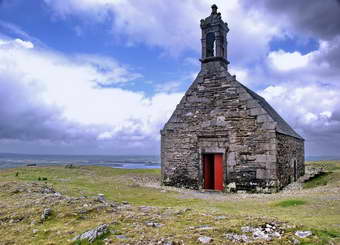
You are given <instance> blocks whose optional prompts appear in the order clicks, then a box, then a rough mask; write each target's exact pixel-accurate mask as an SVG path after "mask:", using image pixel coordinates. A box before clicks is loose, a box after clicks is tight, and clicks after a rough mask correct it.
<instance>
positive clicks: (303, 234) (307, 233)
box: [295, 231, 312, 238]
mask: <svg viewBox="0 0 340 245" xmlns="http://www.w3.org/2000/svg"><path fill="white" fill-rule="evenodd" d="M311 235H312V232H311V231H296V232H295V236H297V237H299V238H306V237H309V236H311Z"/></svg>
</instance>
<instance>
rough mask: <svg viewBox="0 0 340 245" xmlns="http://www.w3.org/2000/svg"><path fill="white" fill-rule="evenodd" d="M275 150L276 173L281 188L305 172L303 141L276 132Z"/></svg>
mask: <svg viewBox="0 0 340 245" xmlns="http://www.w3.org/2000/svg"><path fill="white" fill-rule="evenodd" d="M277 152H278V154H277V175H278V179H279V181H280V182H279V183H280V188H282V187H284V186H286V185H288V184H289V183H291V182H293V181H295V180H296V178H298V177H300V176H302V175H304V173H305V164H304V162H305V157H304V141H303V140H301V139H297V138H294V137H291V136H287V135H283V134H280V133H277ZM294 165H296V167H295V166H294Z"/></svg>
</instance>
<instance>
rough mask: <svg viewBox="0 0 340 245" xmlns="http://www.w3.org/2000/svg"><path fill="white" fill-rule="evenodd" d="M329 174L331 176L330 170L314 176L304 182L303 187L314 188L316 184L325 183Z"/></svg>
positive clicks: (328, 178)
mask: <svg viewBox="0 0 340 245" xmlns="http://www.w3.org/2000/svg"><path fill="white" fill-rule="evenodd" d="M331 176H332V172H328V173H323V174H321V175H319V176H316V177H315V178H313V179H311V180H309V181H307V182H306V183H304V184H303V188H305V189H309V188H315V187H318V186H323V185H327V184H328V182H329V180H330V178H331Z"/></svg>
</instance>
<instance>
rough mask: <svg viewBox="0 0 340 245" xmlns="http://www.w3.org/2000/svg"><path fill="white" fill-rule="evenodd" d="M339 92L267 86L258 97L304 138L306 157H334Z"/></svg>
mask: <svg viewBox="0 0 340 245" xmlns="http://www.w3.org/2000/svg"><path fill="white" fill-rule="evenodd" d="M339 93H340V89H339V88H336V87H331V88H330V87H324V86H320V85H306V86H299V87H296V86H294V85H292V84H289V83H287V84H281V85H279V86H270V87H267V88H266V89H264V90H262V91H260V94H261V95H262V96H263V97H264V98H266V99H267V101H268V102H269V103H270V104H271V105H272V106H273V107H274V108H275V109H276V110H277V111H278V112H279V113H280V114H281V115H282V116H283V117H284V118H285V119H286V120H287V121H289V122H290V124H291V126H293V128H295V129H296V130H297V131H298V132H299V133H300V134H302V135H303V136H304V137H305V139H306V145H307V148H306V153H307V155H325V154H329V155H332V154H333V155H334V154H337V150H336V149H339V147H340V142H338V141H336V140H335V139H338V138H339V137H340V117H339V108H340V98H339V96H337V95H338V94H339Z"/></svg>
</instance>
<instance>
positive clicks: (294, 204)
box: [276, 200, 306, 208]
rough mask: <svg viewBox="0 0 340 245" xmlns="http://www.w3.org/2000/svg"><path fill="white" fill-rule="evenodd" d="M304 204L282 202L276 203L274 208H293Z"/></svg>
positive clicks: (301, 202)
mask: <svg viewBox="0 0 340 245" xmlns="http://www.w3.org/2000/svg"><path fill="white" fill-rule="evenodd" d="M304 204H306V201H303V200H284V201H281V202H278V203H277V204H276V206H278V207H282V208H287V207H295V206H298V205H304Z"/></svg>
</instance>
